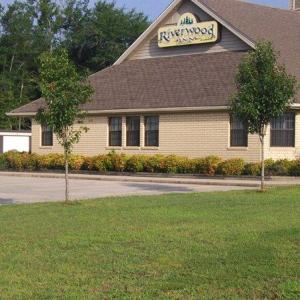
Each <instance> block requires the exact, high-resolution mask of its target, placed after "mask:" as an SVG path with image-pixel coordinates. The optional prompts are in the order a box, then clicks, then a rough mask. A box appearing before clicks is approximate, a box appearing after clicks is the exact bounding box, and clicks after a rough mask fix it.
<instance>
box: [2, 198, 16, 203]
mask: <svg viewBox="0 0 300 300" xmlns="http://www.w3.org/2000/svg"><path fill="white" fill-rule="evenodd" d="M14 203H15V202H14V200H13V199H3V198H0V205H4V204H14Z"/></svg>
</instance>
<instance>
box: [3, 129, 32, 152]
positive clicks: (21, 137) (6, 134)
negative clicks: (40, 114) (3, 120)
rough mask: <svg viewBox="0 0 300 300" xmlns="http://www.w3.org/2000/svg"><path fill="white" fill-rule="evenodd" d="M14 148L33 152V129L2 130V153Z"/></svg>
mask: <svg viewBox="0 0 300 300" xmlns="http://www.w3.org/2000/svg"><path fill="white" fill-rule="evenodd" d="M12 150H16V151H19V152H31V131H8V130H0V154H1V153H5V152H8V151H12Z"/></svg>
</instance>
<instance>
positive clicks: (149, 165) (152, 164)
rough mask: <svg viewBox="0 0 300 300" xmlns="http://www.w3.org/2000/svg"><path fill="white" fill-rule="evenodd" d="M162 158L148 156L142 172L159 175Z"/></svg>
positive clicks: (158, 155)
mask: <svg viewBox="0 0 300 300" xmlns="http://www.w3.org/2000/svg"><path fill="white" fill-rule="evenodd" d="M163 160H164V157H163V156H162V155H160V154H157V155H149V156H146V157H145V159H144V171H145V172H148V173H161V172H162V162H163Z"/></svg>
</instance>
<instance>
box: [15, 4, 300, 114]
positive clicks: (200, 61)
mask: <svg viewBox="0 0 300 300" xmlns="http://www.w3.org/2000/svg"><path fill="white" fill-rule="evenodd" d="M183 1H187V0H175V1H174V2H173V3H172V4H171V5H170V7H169V8H168V10H171V9H174V8H176V7H177V6H178V5H179V4H180V3H182V2H183ZM189 1H192V2H193V3H195V4H196V5H198V6H199V7H200V8H201V9H203V10H204V11H205V12H206V13H210V14H211V15H212V16H213V17H214V18H215V19H216V20H217V21H219V22H220V23H221V24H223V26H225V27H226V28H227V29H229V30H231V31H232V32H233V33H235V34H236V35H237V36H239V37H240V38H242V39H243V40H244V41H245V42H247V43H248V44H249V45H251V44H252V45H254V43H255V42H257V41H259V40H262V39H267V40H270V41H271V42H272V43H273V44H274V46H275V49H276V50H278V51H280V55H281V56H280V59H281V62H282V63H284V64H285V65H286V66H287V69H288V71H289V72H290V73H291V74H293V75H295V76H296V77H297V79H298V80H299V82H300V34H299V28H300V13H299V12H296V11H288V10H283V9H276V8H271V7H266V6H261V5H254V4H250V3H246V2H242V1H237V0H189ZM168 10H167V12H165V13H163V14H162V15H161V17H160V18H159V19H158V21H157V22H158V23H159V22H161V19H162V18H164V17H165V16H166V15H167V13H168ZM157 22H155V23H154V24H153V25H152V26H150V28H149V29H148V30H147V31H146V33H144V34H143V35H142V38H139V39H138V40H137V42H136V43H134V44H133V45H132V46H131V47H130V48H129V50H128V51H126V52H125V54H124V55H122V57H121V58H122V59H121V60H119V61H118V62H117V63H116V64H115V65H114V66H113V67H110V68H107V69H105V70H103V71H101V72H98V73H96V74H94V75H92V76H90V80H91V83H92V85H93V87H94V88H95V95H94V97H93V100H92V102H90V103H88V104H87V105H85V106H84V108H85V109H87V110H90V111H107V110H108V111H109V110H118V109H128V110H130V109H131V110H134V109H141V110H142V109H155V108H175V107H202V106H224V105H228V103H229V97H230V95H231V94H232V93H233V91H234V90H235V86H234V76H235V73H236V70H237V66H238V64H239V62H240V60H241V59H242V57H243V55H244V53H241V52H223V53H215V54H205V55H203V54H198V55H186V56H176V57H170V58H154V59H144V60H135V61H126V55H128V54H129V52H130V51H131V50H132V49H134V47H137V45H138V44H139V43H140V42H142V39H143V38H146V36H147V34H151V30H154V28H155V24H156V23H157ZM151 28H152V29H151ZM120 62H121V63H120ZM207 62H209V63H207ZM296 102H297V103H300V94H299V95H298V98H297V101H296ZM41 105H43V101H42V100H41V99H39V100H37V101H35V102H33V103H30V104H28V105H25V106H23V107H21V108H18V109H16V110H14V111H12V112H11V115H22V114H30V113H31V114H32V113H34V112H36V111H37V110H38V108H39V107H40V106H41Z"/></svg>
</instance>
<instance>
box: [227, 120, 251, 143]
mask: <svg viewBox="0 0 300 300" xmlns="http://www.w3.org/2000/svg"><path fill="white" fill-rule="evenodd" d="M230 147H248V126H247V124H246V122H243V121H240V120H239V119H237V118H236V117H234V116H232V117H231V119H230Z"/></svg>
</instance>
